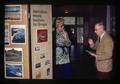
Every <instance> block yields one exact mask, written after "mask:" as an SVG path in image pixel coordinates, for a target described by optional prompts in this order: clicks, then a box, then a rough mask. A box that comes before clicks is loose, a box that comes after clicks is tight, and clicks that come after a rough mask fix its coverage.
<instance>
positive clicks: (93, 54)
mask: <svg viewBox="0 0 120 84" xmlns="http://www.w3.org/2000/svg"><path fill="white" fill-rule="evenodd" d="M86 52H88V53H89V54H90V55H91V56H93V57H96V56H97V55H96V54H95V53H93V52H90V51H88V50H86Z"/></svg>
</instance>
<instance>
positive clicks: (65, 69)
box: [55, 17, 71, 79]
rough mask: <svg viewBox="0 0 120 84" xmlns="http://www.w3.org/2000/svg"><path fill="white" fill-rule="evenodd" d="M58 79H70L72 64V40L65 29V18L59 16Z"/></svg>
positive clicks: (57, 42)
mask: <svg viewBox="0 0 120 84" xmlns="http://www.w3.org/2000/svg"><path fill="white" fill-rule="evenodd" d="M55 23H56V67H55V78H56V79H70V78H71V65H70V58H69V50H68V48H69V46H70V45H71V42H70V40H69V38H68V34H67V32H66V31H65V30H64V19H63V18H61V17H58V18H57V19H56V22H55Z"/></svg>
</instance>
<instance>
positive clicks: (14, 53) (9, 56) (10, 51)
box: [4, 48, 23, 62]
mask: <svg viewBox="0 0 120 84" xmlns="http://www.w3.org/2000/svg"><path fill="white" fill-rule="evenodd" d="M4 57H5V61H10V62H22V60H23V50H22V48H5V53H4Z"/></svg>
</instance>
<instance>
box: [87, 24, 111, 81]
mask: <svg viewBox="0 0 120 84" xmlns="http://www.w3.org/2000/svg"><path fill="white" fill-rule="evenodd" d="M95 33H96V34H97V36H98V39H97V41H96V42H95V43H94V41H93V40H92V39H89V40H88V43H89V45H90V47H91V48H92V49H93V50H96V53H92V52H89V51H88V52H89V53H90V55H91V56H93V57H95V60H96V62H95V63H96V67H97V72H98V73H97V77H98V79H110V75H111V71H112V53H113V40H112V38H111V37H110V35H109V34H108V33H107V32H106V31H105V27H104V24H103V22H98V23H96V24H95Z"/></svg>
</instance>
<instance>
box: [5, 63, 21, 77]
mask: <svg viewBox="0 0 120 84" xmlns="http://www.w3.org/2000/svg"><path fill="white" fill-rule="evenodd" d="M22 76H23V72H22V64H6V77H22Z"/></svg>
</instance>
